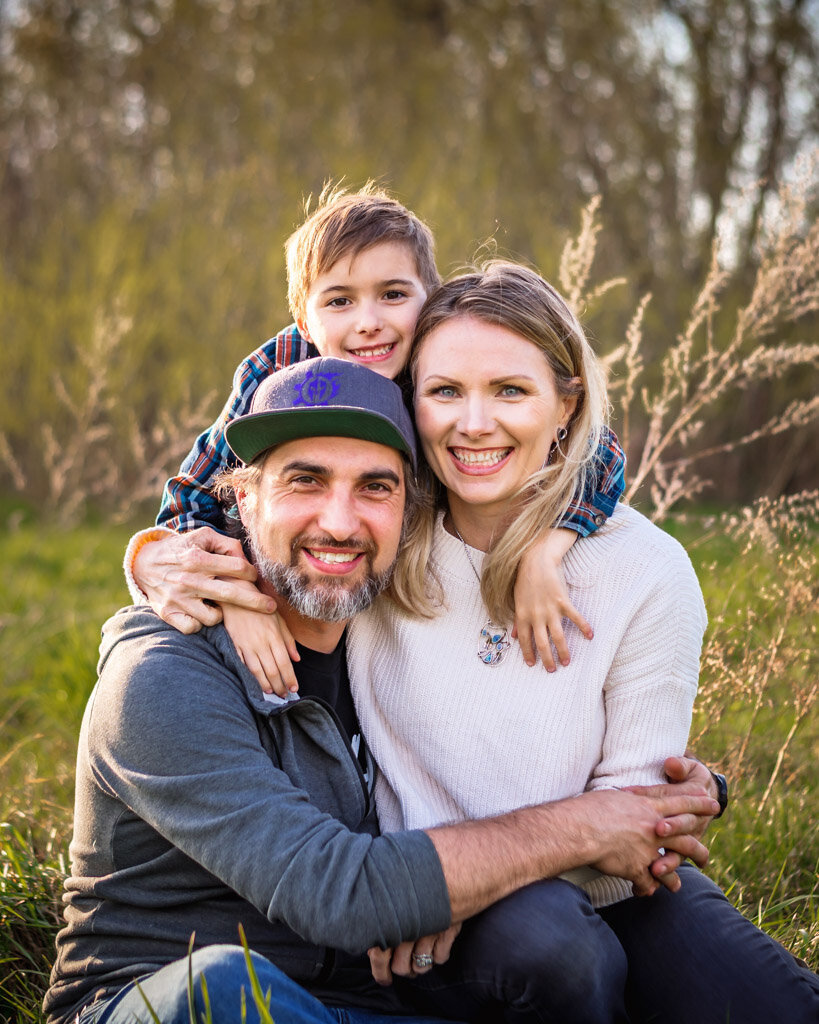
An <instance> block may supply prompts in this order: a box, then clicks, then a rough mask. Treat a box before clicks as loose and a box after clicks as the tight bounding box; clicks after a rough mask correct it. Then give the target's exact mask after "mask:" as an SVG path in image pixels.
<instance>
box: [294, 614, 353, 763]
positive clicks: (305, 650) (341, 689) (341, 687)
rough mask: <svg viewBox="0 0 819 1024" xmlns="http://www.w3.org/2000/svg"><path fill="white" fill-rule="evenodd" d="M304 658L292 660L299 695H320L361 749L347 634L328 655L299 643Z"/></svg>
mask: <svg viewBox="0 0 819 1024" xmlns="http://www.w3.org/2000/svg"><path fill="white" fill-rule="evenodd" d="M296 648H297V650H298V652H299V654H300V655H301V661H294V662H293V669H294V671H295V673H296V679H297V680H298V683H299V696H300V697H319V698H320V699H321V700H323V701H324V702H325V703H326V704H329V705H330V707H331V708H333V710H334V711H335V713H336V714H337V715H338V717H339V720H340V721H341V724H342V726H343V727H344V731H345V732H346V734H347V739H348V740H349V741H350V742H351V743H352V744H353V749H354V750H357V749H358V743H357V742H354V739H353V738H354V737H355V736H358V734H359V733H360V732H361V727H360V726H359V724H358V716H357V715H356V713H355V706H354V705H353V697H352V694H351V693H350V677H349V675H348V674H347V634H346V633H345V634H344V636H343V637H342V638H341V643H339V644H338V645H337V646H336V649H335V650H334V651H331V652H330V653H329V654H322V653H321V652H319V651H312V650H310V648H309V647H302V645H301V644H299V643H297V644H296Z"/></svg>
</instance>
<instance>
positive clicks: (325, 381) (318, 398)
mask: <svg viewBox="0 0 819 1024" xmlns="http://www.w3.org/2000/svg"><path fill="white" fill-rule="evenodd" d="M293 390H294V391H295V392H296V394H297V397H296V400H295V401H294V402H293V404H294V405H327V403H328V402H329V401H330V399H331V398H335V397H336V395H337V394H338V374H337V373H317V372H315V371H314V370H313V369H310V370H308V371H307V376H306V377H305V378H304V380H303V381H302V382H301V383H300V384H294V385H293Z"/></svg>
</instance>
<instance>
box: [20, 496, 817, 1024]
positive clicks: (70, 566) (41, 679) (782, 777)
mask: <svg viewBox="0 0 819 1024" xmlns="http://www.w3.org/2000/svg"><path fill="white" fill-rule="evenodd" d="M755 518H756V519H759V520H761V519H766V520H770V519H771V516H770V514H769V511H766V510H762V511H760V510H757V512H756V513H752V515H751V519H750V520H748V517H746V520H745V521H744V523H745V525H743V522H739V523H736V522H731V521H728V520H726V519H725V518H722V519H720V518H719V517H715V518H714V520H713V522H712V523H711V524H710V525H708V526H707V527H706V528H705V529H703V525H702V522H701V520H699V519H697V520H692V521H691V522H688V523H686V522H681V523H677V524H671V525H672V528H673V532H675V533H676V534H677V535H679V536H680V537H681V539H682V540H683V541H684V542H685V543H686V544H687V546H688V547H689V550H690V552H691V555H692V559H693V561H694V564H695V566H696V567H697V570H698V573H699V575H700V579H701V581H702V584H703V589H704V591H705V595H706V602H707V604H708V607H709V613H710V616H711V625H710V627H709V641H708V645H707V650H706V656H705V666H704V672H703V680H702V689H701V698H700V700H699V706H698V710H697V713H696V716H695V722H694V729H693V735H694V736H695V737H696V743H695V745H696V750H697V752H698V754H699V755H700V756H701V757H703V758H704V759H706V760H708V761H709V762H710V763H711V764H713V765H715V766H720V767H721V768H722V769H723V770H725V771H726V773H727V774H728V775H729V778H730V782H731V786H732V803H731V807H730V808H729V811H728V813H727V814H726V815H725V817H724V818H723V819H721V820H720V821H718V822H716V823H714V825H713V826H712V828H711V830H710V847H711V863H710V865H709V868H708V873H709V874H710V875H711V876H712V877H713V878H714V879H715V880H716V881H717V882H718V883H719V884H720V885H722V886H723V888H725V889H726V891H727V892H728V893H729V895H730V897H731V899H732V901H733V902H734V903H735V904H736V905H737V906H738V907H739V908H740V909H741V910H742V911H743V912H744V913H745V914H746V915H747V916H749V917H750V918H751V919H752V920H754V921H755V923H757V924H758V925H759V926H760V927H762V928H764V929H765V930H766V931H767V932H769V933H770V934H771V935H773V936H774V937H775V938H777V939H779V940H780V941H781V942H783V943H784V944H785V945H786V946H788V948H790V949H791V951H792V952H794V953H795V954H796V955H797V956H799V957H801V958H803V959H804V960H806V961H807V962H808V963H809V964H810V965H811V966H812V967H813V968H814V969H816V968H817V967H819V881H817V867H819V865H817V854H816V851H817V849H819V843H817V835H816V831H817V825H816V821H817V818H819V815H817V814H816V794H817V791H818V790H819V786H817V783H818V782H819V779H818V778H817V765H819V729H817V724H816V720H815V716H813V717H812V716H811V711H812V710H813V707H814V705H813V703H812V698H811V696H810V694H811V685H813V686H814V698H813V699H815V683H814V682H813V681H814V680H816V679H817V678H819V666H818V665H817V643H816V626H817V622H816V611H815V608H816V599H817V589H818V584H817V573H816V556H817V553H819V540H817V536H816V534H815V532H811V531H812V529H813V527H810V526H808V527H807V528H805V527H804V523H803V524H802V528H800V529H799V530H791V529H790V528H789V527H788V526H787V524H786V526H785V527H784V528H782V527H780V526H777V528H776V529H774V530H771V529H770V528H769V529H768V530H767V532H766V530H765V529H763V528H762V527H761V526H760V527H759V529H756V530H755V529H753V528H751V527H749V526H748V525H747V523H748V522H749V521H754V519H755ZM0 519H2V521H4V522H5V524H6V526H7V528H6V529H5V530H3V531H2V532H0V607H2V609H3V612H2V618H0V663H2V665H3V682H2V698H3V700H2V707H3V709H4V710H3V712H2V719H0V725H1V730H2V731H1V732H0V737H1V738H2V744H0V749H1V750H2V751H3V753H2V754H0V822H2V823H3V824H2V825H0V1020H3V1021H8V1022H9V1024H23V1022H30V1021H35V1022H36V1021H39V1020H40V1015H39V1002H40V999H41V997H42V993H43V990H44V988H45V986H46V984H47V979H48V971H49V967H50V962H51V959H52V950H53V936H54V932H55V930H56V927H57V923H58V920H59V891H60V887H61V883H62V879H63V877H64V875H65V873H66V867H67V865H66V858H67V851H68V842H69V839H70V834H71V804H72V776H73V763H74V753H75V747H76V737H77V732H78V729H79V722H80V718H81V716H82V710H83V707H84V704H85V700H86V697H87V696H88V693H89V692H90V690H91V687H92V686H93V683H94V680H95V662H96V654H97V644H98V639H99V629H100V626H101V624H102V622H103V621H104V620H105V618H107V616H108V615H109V614H111V613H112V612H113V611H114V610H115V609H116V608H118V607H119V606H120V605H122V604H124V603H127V600H128V598H127V593H126V590H125V586H124V583H123V580H122V574H121V570H120V568H119V566H120V562H121V556H122V552H123V550H124V546H125V542H126V540H127V537H128V535H129V534H130V528H129V527H128V526H120V527H110V526H104V527H95V526H93V525H89V526H82V527H77V528H74V529H71V530H64V529H58V528H56V527H48V526H43V525H38V524H35V523H34V522H32V521H31V520H30V519H27V518H26V516H25V515H23V514H22V513H20V512H19V511H9V510H7V509H6V510H0ZM814 522H815V520H814ZM757 525H759V524H757ZM800 716H801V717H800Z"/></svg>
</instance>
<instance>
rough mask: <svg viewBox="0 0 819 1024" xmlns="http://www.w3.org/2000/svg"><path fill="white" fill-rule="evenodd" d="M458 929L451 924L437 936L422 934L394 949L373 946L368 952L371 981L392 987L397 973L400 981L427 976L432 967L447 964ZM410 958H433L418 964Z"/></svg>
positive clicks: (456, 925) (459, 928) (458, 927)
mask: <svg viewBox="0 0 819 1024" xmlns="http://www.w3.org/2000/svg"><path fill="white" fill-rule="evenodd" d="M460 930H461V926H460V925H459V924H453V925H451V926H450V927H449V928H447V929H446V931H443V932H438V934H437V935H425V936H424V937H423V938H421V939H418V940H416V941H415V942H402V943H401V945H400V946H396V948H395V949H379V948H378V947H377V946H373V947H372V949H369V950H367V954H368V956H369V958H370V969H371V970H372V972H373V978H375V980H376V981H377V982H378V984H379V985H391V984H392V976H393V974H400V975H401V977H402V978H415V977H417V976H418V975H419V974H426V972H427V971H429V970H431V969H432V967H433V964H444V963H446V962H447V960H449V954H450V952H451V950H452V943H453V942H454V941H455V938H456V936H457V935H458V932H460ZM413 957H423V958H429V957H432V960H431V961H428V960H427V962H426V963H425V962H424V961H422V962H421V963H420V964H419V962H418V961H417V960H414V959H413Z"/></svg>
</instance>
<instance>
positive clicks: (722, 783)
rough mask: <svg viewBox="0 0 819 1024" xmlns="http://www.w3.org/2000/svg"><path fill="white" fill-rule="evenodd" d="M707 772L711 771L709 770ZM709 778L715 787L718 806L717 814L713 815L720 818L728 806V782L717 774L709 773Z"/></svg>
mask: <svg viewBox="0 0 819 1024" xmlns="http://www.w3.org/2000/svg"><path fill="white" fill-rule="evenodd" d="M708 770H709V771H711V769H710V768H709V769H708ZM711 778H712V779H713V780H714V784H715V785H716V787H717V803H718V804H719V814H715V815H714V817H715V818H721V817H722V815H723V814H724V813H725V808H726V807H727V806H728V780H727V779H726V778H725V776H724V775H720V773H719V772H711Z"/></svg>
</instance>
